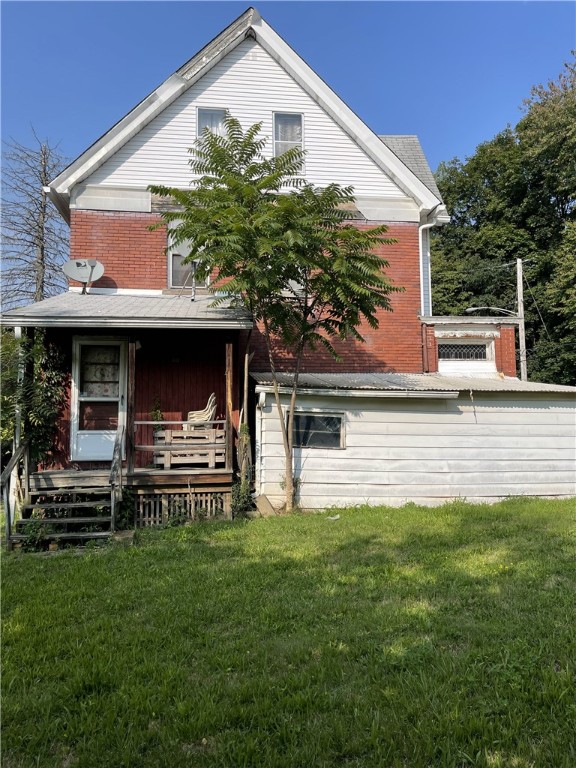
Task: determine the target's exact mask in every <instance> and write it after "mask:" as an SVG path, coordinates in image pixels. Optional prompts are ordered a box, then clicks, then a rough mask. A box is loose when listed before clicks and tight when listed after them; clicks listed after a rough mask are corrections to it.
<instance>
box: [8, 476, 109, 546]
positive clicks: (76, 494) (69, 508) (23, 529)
mask: <svg viewBox="0 0 576 768" xmlns="http://www.w3.org/2000/svg"><path fill="white" fill-rule="evenodd" d="M15 529H16V530H15V532H14V534H13V536H12V537H13V538H14V540H15V541H18V540H20V541H24V542H25V541H27V540H28V541H35V540H40V541H41V542H47V543H50V542H51V541H66V540H70V541H72V540H74V541H78V540H83V541H88V540H91V539H106V538H109V537H110V536H111V535H112V533H113V519H112V500H111V493H110V486H102V485H100V486H99V487H97V486H94V487H67V486H64V487H60V488H54V487H51V488H38V487H36V488H35V489H34V490H31V491H30V498H29V500H28V503H27V504H24V505H23V506H22V519H20V520H18V521H17V522H16V526H15Z"/></svg>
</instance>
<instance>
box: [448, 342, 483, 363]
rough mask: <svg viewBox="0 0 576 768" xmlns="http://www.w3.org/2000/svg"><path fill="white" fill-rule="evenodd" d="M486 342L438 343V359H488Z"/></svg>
mask: <svg viewBox="0 0 576 768" xmlns="http://www.w3.org/2000/svg"><path fill="white" fill-rule="evenodd" d="M487 359H488V355H487V348H486V344H485V343H484V344H468V343H464V344H456V343H453V342H446V343H439V344H438V360H487Z"/></svg>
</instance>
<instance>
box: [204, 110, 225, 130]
mask: <svg viewBox="0 0 576 768" xmlns="http://www.w3.org/2000/svg"><path fill="white" fill-rule="evenodd" d="M225 117H226V110H225V109H200V108H199V109H198V136H202V134H203V133H204V129H205V128H208V130H209V131H210V133H215V134H216V135H217V136H223V135H224V118H225Z"/></svg>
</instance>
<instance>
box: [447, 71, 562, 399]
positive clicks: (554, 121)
mask: <svg viewBox="0 0 576 768" xmlns="http://www.w3.org/2000/svg"><path fill="white" fill-rule="evenodd" d="M524 112H525V114H524V117H522V119H521V120H520V121H519V122H518V124H517V125H516V127H515V128H511V127H507V128H506V129H505V130H503V131H502V132H501V133H499V134H498V135H497V136H495V137H494V138H493V139H491V140H490V141H487V142H485V143H483V144H480V145H479V146H478V147H477V149H476V153H475V154H474V156H473V157H471V158H467V159H466V161H464V162H462V161H460V160H458V159H454V160H451V161H450V162H447V163H441V164H440V166H439V168H438V171H437V174H436V180H437V182H438V186H439V188H440V191H441V192H442V195H443V197H444V200H445V202H446V205H447V208H448V211H449V213H450V215H451V217H452V222H451V223H450V224H449V225H448V226H446V227H443V228H441V229H439V230H437V231H436V232H434V234H433V241H432V292H433V308H434V314H436V315H443V314H447V315H450V314H460V313H462V312H463V310H464V309H465V308H466V307H469V306H496V307H503V308H505V309H514V308H515V306H516V280H515V269H514V267H515V260H516V259H517V258H521V259H523V260H524V275H525V285H524V298H525V314H526V336H527V358H528V360H527V362H528V375H529V377H530V378H531V379H533V380H540V381H550V382H556V383H560V384H576V338H575V335H574V331H575V326H576V322H575V320H574V318H575V316H576V287H575V286H576V256H575V254H576V63H575V62H574V61H573V62H569V63H567V64H566V65H565V68H564V71H563V72H562V73H561V75H560V76H559V78H558V79H557V80H556V81H554V82H549V83H548V84H547V85H538V86H535V87H534V88H533V89H532V93H531V96H530V98H528V99H527V100H526V101H525V103H524Z"/></svg>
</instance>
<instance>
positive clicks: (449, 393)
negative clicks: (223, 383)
mask: <svg viewBox="0 0 576 768" xmlns="http://www.w3.org/2000/svg"><path fill="white" fill-rule="evenodd" d="M278 391H279V393H280V394H281V395H291V394H292V388H291V387H282V386H280V387H278ZM260 392H263V393H264V394H270V393H273V392H274V387H273V386H271V385H269V384H257V385H256V393H260ZM297 393H298V394H299V395H323V396H324V395H326V396H327V397H353V398H357V397H364V398H366V397H376V398H382V397H404V398H406V397H410V398H426V399H438V398H441V399H443V400H445V399H455V398H457V397H458V395H459V392H458V391H457V390H414V389H324V388H320V387H316V388H312V387H298V389H297Z"/></svg>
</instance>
